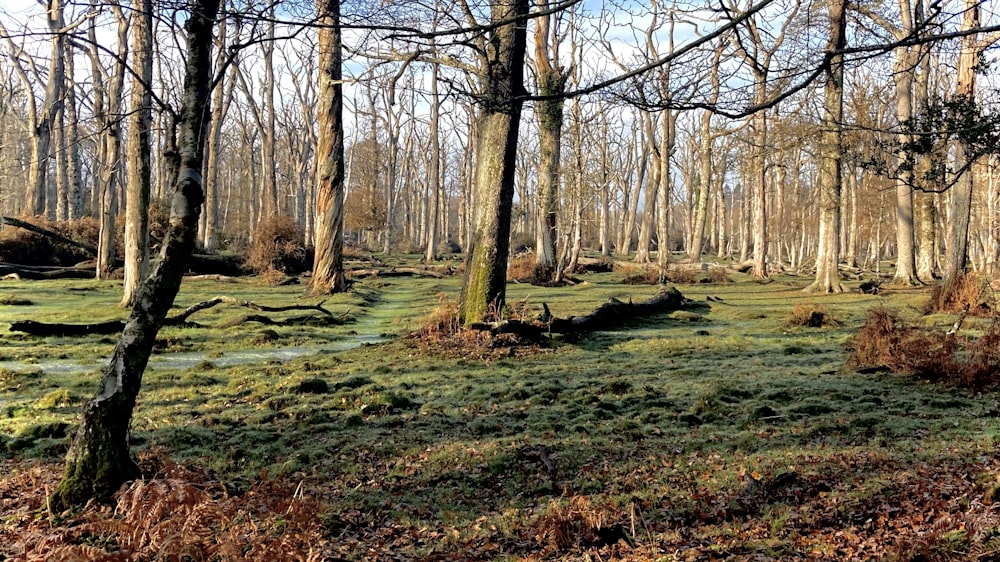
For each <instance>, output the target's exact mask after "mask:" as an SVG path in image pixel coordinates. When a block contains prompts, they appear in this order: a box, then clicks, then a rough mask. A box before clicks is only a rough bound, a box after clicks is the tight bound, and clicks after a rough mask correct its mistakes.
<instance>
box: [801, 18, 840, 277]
mask: <svg viewBox="0 0 1000 562" xmlns="http://www.w3.org/2000/svg"><path fill="white" fill-rule="evenodd" d="M847 1H848V0H828V2H827V17H828V18H829V39H828V40H827V48H826V53H827V55H826V57H827V58H826V61H825V63H824V64H825V65H826V69H825V80H824V84H823V118H822V120H821V121H820V128H821V132H820V147H819V148H820V164H819V212H820V222H819V236H818V238H817V239H818V241H819V249H818V251H817V256H816V280H815V281H814V282H813V283H812V284H811V285H809V286H808V287H806V291H819V292H825V293H840V292H843V290H844V287H843V285H841V283H840V272H839V269H838V267H839V255H840V254H839V247H838V245H839V243H840V195H841V186H842V183H843V170H842V168H843V165H842V159H843V154H844V146H843V133H842V131H843V120H844V60H843V55H841V54H840V52H841V51H842V50H843V49H844V46H845V45H846V44H847V38H846V29H847V14H846V11H847Z"/></svg>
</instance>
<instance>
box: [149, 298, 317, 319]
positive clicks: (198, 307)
mask: <svg viewBox="0 0 1000 562" xmlns="http://www.w3.org/2000/svg"><path fill="white" fill-rule="evenodd" d="M325 302H326V301H325V300H323V301H320V302H318V303H316V304H293V305H288V306H265V305H262V304H257V303H255V302H253V301H249V300H244V299H237V298H233V297H230V296H226V295H219V296H217V297H213V298H211V299H208V300H207V301H202V302H199V303H196V304H193V305H191V306H189V307H187V308H185V309H184V311H183V312H181V313H180V314H178V315H177V316H172V317H170V318H167V321H166V324H168V325H177V324H184V323H185V322H187V320H188V318H190V317H191V315H192V314H194V313H196V312H200V311H202V310H206V309H209V308H212V307H213V306H216V305H219V304H231V305H235V306H242V307H244V308H249V309H250V310H256V311H258V312H289V311H292V310H315V311H316V312H319V313H321V314H323V315H324V316H327V317H328V318H333V313H332V312H330V311H329V310H327V309H325V308H323V303H325Z"/></svg>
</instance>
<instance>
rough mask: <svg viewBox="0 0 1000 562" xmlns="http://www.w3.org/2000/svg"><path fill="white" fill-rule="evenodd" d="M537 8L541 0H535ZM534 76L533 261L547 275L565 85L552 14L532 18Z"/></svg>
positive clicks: (552, 255)
mask: <svg viewBox="0 0 1000 562" xmlns="http://www.w3.org/2000/svg"><path fill="white" fill-rule="evenodd" d="M536 1H537V3H538V5H539V6H540V7H541V8H544V7H545V6H546V2H545V0H536ZM535 25H536V29H535V41H534V43H535V69H536V72H535V75H536V80H537V87H538V95H539V96H543V97H547V96H555V97H552V98H549V99H542V100H540V101H538V102H537V103H536V106H535V107H536V110H535V112H536V114H537V117H538V148H539V154H538V221H537V229H538V230H537V236H536V247H535V262H536V263H537V264H538V265H539V266H541V267H542V268H544V270H545V273H546V274H548V275H551V274H552V273H553V270H554V268H555V266H556V240H557V238H558V231H557V229H556V213H557V210H558V209H557V202H558V200H559V180H560V174H559V158H560V152H561V150H560V148H561V146H562V126H563V98H562V97H559V96H560V95H561V94H562V93H563V90H564V89H565V86H566V79H567V78H568V76H569V74H568V72H565V71H564V70H562V69H560V68H557V65H558V64H559V60H558V58H559V39H558V30H554V29H552V16H551V15H544V16H541V17H539V18H537V19H536V20H535Z"/></svg>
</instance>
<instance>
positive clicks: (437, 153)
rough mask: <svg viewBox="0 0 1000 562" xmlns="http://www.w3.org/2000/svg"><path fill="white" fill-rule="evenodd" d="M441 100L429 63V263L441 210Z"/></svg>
mask: <svg viewBox="0 0 1000 562" xmlns="http://www.w3.org/2000/svg"><path fill="white" fill-rule="evenodd" d="M440 104H441V101H440V99H439V98H438V65H437V64H432V65H431V122H430V137H431V139H430V140H431V153H430V159H431V162H430V166H429V167H428V169H427V180H428V182H427V183H428V186H427V187H428V189H429V190H430V200H429V201H428V209H427V247H426V248H425V250H424V261H425V262H426V263H431V262H432V261H435V260H436V259H437V247H438V231H439V230H440V229H441V221H440V220H439V216H438V215H439V214H440V210H441V138H440V133H439V131H438V125H439V124H440V121H441V113H440V107H441V106H440Z"/></svg>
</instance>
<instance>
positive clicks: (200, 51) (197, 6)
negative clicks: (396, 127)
mask: <svg viewBox="0 0 1000 562" xmlns="http://www.w3.org/2000/svg"><path fill="white" fill-rule="evenodd" d="M190 6H191V8H190V10H191V13H190V15H189V18H188V21H187V23H186V24H185V28H186V29H187V62H186V66H185V79H184V94H183V104H184V105H183V107H182V109H181V115H182V117H181V136H182V140H181V146H180V148H181V153H180V170H179V175H178V181H177V184H176V186H175V191H174V194H173V201H172V204H171V208H170V222H169V225H168V227H167V233H166V237H165V239H164V242H163V250H162V251H161V253H160V257H159V260H158V262H157V264H156V267H155V269H154V271H153V273H152V274H151V275H150V276H149V277H148V278H146V280H144V281H143V283H142V285H141V287H140V289H139V295H138V298H137V299H136V303H135V306H133V307H132V312H131V314H130V315H129V318H128V320H127V321H126V323H125V328H124V330H123V331H122V335H121V338H120V339H119V340H118V344H117V345H116V346H115V350H114V352H113V354H112V357H111V362H110V363H109V365H108V366H107V367H106V368H105V370H104V375H103V377H102V379H101V383H100V385H99V390H98V392H97V394H96V395H95V396H94V398H92V399H91V400H90V401H88V402H87V404H86V405H85V406H84V411H83V421H82V423H81V424H80V427H79V429H78V430H77V432H76V435H75V436H74V438H73V442H72V444H71V445H70V448H69V451H68V452H67V454H66V470H65V473H64V474H63V478H62V481H61V482H60V483H59V486H58V487H57V488H56V490H55V492H54V494H53V495H52V498H51V500H50V504H51V506H52V508H53V509H54V510H55V511H57V512H58V511H62V509H63V508H65V507H68V506H71V505H82V504H83V503H84V502H86V501H87V500H89V499H91V498H99V499H102V500H107V499H109V498H110V496H111V494H113V493H114V492H115V491H116V490H117V489H118V488H119V487H120V486H121V485H122V484H123V483H124V482H126V481H127V480H130V479H132V478H135V477H136V476H138V475H139V469H138V467H137V465H136V463H135V461H134V460H132V457H131V455H130V453H129V443H128V434H129V426H130V425H131V421H132V412H133V410H134V408H135V402H136V398H137V397H138V394H139V388H140V386H141V385H142V374H143V371H144V370H145V368H146V364H147V362H148V361H149V356H150V354H151V353H152V350H153V344H154V342H155V340H156V334H157V332H158V331H159V329H160V326H161V325H162V323H163V319H164V318H165V317H166V315H167V311H168V310H169V309H170V307H171V305H172V304H173V302H174V298H175V297H176V296H177V291H178V290H179V289H180V284H181V279H182V277H183V274H184V270H185V269H186V268H187V263H188V260H189V258H190V256H191V252H192V250H193V248H194V241H195V236H196V235H197V231H198V214H199V212H200V209H201V203H202V191H201V165H202V154H203V153H204V136H205V135H204V125H205V123H204V121H205V116H207V115H208V114H209V108H208V97H209V69H210V68H211V53H212V27H213V25H214V22H215V15H216V12H217V10H218V0H197V2H196V3H192V4H191V5H190Z"/></svg>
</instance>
